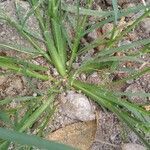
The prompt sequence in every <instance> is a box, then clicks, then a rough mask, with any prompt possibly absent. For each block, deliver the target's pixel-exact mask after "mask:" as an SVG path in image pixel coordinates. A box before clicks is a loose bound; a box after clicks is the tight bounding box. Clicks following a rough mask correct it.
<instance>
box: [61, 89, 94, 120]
mask: <svg viewBox="0 0 150 150" xmlns="http://www.w3.org/2000/svg"><path fill="white" fill-rule="evenodd" d="M61 102H62V106H61V107H62V110H63V113H64V114H66V115H67V116H68V117H70V118H71V119H75V120H80V121H90V120H94V119H95V113H94V112H95V108H94V106H92V103H91V102H90V101H89V100H88V98H87V97H86V96H84V95H83V94H79V93H75V92H74V91H68V92H67V95H66V96H65V97H63V98H61Z"/></svg>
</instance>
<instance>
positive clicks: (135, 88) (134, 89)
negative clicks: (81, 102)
mask: <svg viewBox="0 0 150 150" xmlns="http://www.w3.org/2000/svg"><path fill="white" fill-rule="evenodd" d="M125 92H129V93H145V91H144V89H143V88H142V87H141V85H140V84H138V83H133V84H131V85H129V86H128V87H127V88H126V90H125ZM129 99H130V101H131V102H133V103H137V104H144V103H147V99H146V98H144V97H140V96H136V95H135V96H131V97H130V98H129Z"/></svg>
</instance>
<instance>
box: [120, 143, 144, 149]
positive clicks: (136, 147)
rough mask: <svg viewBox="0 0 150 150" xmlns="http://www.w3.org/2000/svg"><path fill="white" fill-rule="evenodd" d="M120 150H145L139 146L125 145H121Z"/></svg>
mask: <svg viewBox="0 0 150 150" xmlns="http://www.w3.org/2000/svg"><path fill="white" fill-rule="evenodd" d="M122 150H146V148H145V147H144V146H142V145H139V144H132V143H127V144H123V145H122Z"/></svg>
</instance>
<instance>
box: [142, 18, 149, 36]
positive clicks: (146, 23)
mask: <svg viewBox="0 0 150 150" xmlns="http://www.w3.org/2000/svg"><path fill="white" fill-rule="evenodd" d="M140 27H141V28H142V29H143V30H144V32H145V33H146V34H149V35H150V18H145V19H143V21H142V22H141V23H140Z"/></svg>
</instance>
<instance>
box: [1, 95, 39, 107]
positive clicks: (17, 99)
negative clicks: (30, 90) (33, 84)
mask: <svg viewBox="0 0 150 150" xmlns="http://www.w3.org/2000/svg"><path fill="white" fill-rule="evenodd" d="M38 98H40V97H34V96H25V97H20V96H18V97H15V98H5V99H1V100H0V105H6V104H8V103H10V102H12V101H14V102H23V101H29V100H31V101H34V100H36V99H38Z"/></svg>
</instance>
